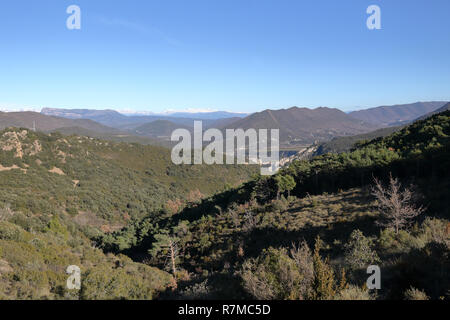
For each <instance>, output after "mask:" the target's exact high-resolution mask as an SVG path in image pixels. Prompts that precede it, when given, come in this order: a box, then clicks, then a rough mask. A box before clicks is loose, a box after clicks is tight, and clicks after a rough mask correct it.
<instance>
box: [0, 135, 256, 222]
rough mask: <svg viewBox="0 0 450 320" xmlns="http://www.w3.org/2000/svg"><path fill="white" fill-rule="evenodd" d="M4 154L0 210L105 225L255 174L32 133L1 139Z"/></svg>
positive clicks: (144, 149)
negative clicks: (58, 215) (81, 218)
mask: <svg viewBox="0 0 450 320" xmlns="http://www.w3.org/2000/svg"><path fill="white" fill-rule="evenodd" d="M0 150H2V151H1V152H0V166H1V167H0V168H1V172H0V176H1V179H0V188H1V190H2V192H1V193H0V203H5V204H8V205H9V206H10V207H11V208H12V209H13V210H17V211H22V212H29V213H33V214H38V213H39V214H44V213H45V214H50V213H52V212H59V213H65V212H69V213H70V214H72V215H74V217H75V218H76V217H77V215H78V214H81V215H86V216H89V217H92V218H93V219H94V220H95V219H100V220H99V221H101V219H103V223H104V224H105V225H113V224H123V223H126V219H125V218H124V216H130V217H131V218H134V217H139V216H143V215H145V214H147V213H148V212H151V211H155V210H158V209H161V208H163V207H164V206H165V205H166V202H167V201H168V200H169V199H170V200H172V201H175V202H176V201H180V203H181V202H183V201H187V200H188V199H189V197H191V196H192V195H193V194H196V196H200V195H208V194H211V193H214V192H217V191H218V190H221V189H223V187H224V185H225V184H227V183H228V184H230V185H234V184H236V183H241V182H243V181H245V180H246V179H248V177H249V176H250V175H251V174H252V173H253V172H255V171H256V168H253V167H250V166H206V165H205V166H176V165H173V164H172V162H171V160H170V150H168V149H165V148H162V147H154V146H143V145H139V144H127V143H113V142H106V141H102V140H98V139H93V138H88V137H79V136H62V135H60V134H58V133H52V134H49V135H46V134H42V133H38V132H36V133H35V132H32V131H29V130H26V129H7V130H5V131H3V132H0ZM193 186H196V187H195V188H194V187H193ZM191 193H192V194H191ZM38 194H39V197H37V196H36V195H38Z"/></svg>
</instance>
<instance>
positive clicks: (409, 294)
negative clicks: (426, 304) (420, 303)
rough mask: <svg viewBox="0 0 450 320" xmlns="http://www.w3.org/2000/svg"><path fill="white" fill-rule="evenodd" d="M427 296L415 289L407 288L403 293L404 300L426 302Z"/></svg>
mask: <svg viewBox="0 0 450 320" xmlns="http://www.w3.org/2000/svg"><path fill="white" fill-rule="evenodd" d="M428 299H429V298H428V296H427V294H426V293H425V292H424V291H421V290H419V289H416V288H413V287H411V288H409V289H408V290H406V291H405V300H428Z"/></svg>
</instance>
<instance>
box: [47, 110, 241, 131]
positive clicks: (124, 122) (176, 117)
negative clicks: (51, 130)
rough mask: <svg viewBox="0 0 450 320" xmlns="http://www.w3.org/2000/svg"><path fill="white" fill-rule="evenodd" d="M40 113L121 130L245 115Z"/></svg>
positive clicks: (52, 111)
mask: <svg viewBox="0 0 450 320" xmlns="http://www.w3.org/2000/svg"><path fill="white" fill-rule="evenodd" d="M41 113H42V114H45V115H50V116H58V117H63V118H68V119H90V120H94V121H96V122H99V123H101V124H103V125H106V126H109V127H113V128H116V129H122V130H134V129H136V128H137V127H139V126H141V125H144V124H146V123H150V122H153V121H157V120H166V121H171V122H173V123H176V124H179V125H182V126H193V125H194V120H202V121H203V124H204V125H205V126H210V125H211V124H212V123H213V122H214V121H216V120H219V119H226V118H231V117H245V116H246V114H241V113H230V112H225V111H217V112H205V113H188V112H177V113H172V114H153V115H140V114H130V115H125V114H122V113H119V112H117V111H114V110H90V109H53V108H44V109H42V111H41Z"/></svg>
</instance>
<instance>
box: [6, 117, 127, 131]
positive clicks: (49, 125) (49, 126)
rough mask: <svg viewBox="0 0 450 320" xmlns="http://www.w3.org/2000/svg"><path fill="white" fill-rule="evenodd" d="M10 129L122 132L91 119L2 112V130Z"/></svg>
mask: <svg viewBox="0 0 450 320" xmlns="http://www.w3.org/2000/svg"><path fill="white" fill-rule="evenodd" d="M8 127H18V128H28V129H31V128H33V127H35V128H36V130H37V131H53V130H57V129H60V128H65V127H79V128H83V129H86V130H90V131H94V132H98V133H107V134H120V133H121V131H119V130H117V129H114V128H110V127H107V126H104V125H102V124H100V123H97V122H95V121H92V120H89V119H74V120H73V119H66V118H61V117H54V116H47V115H44V114H41V113H37V112H0V130H3V129H5V128H8Z"/></svg>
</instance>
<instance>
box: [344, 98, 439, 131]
mask: <svg viewBox="0 0 450 320" xmlns="http://www.w3.org/2000/svg"><path fill="white" fill-rule="evenodd" d="M446 103H447V102H445V101H431V102H416V103H410V104H402V105H395V106H382V107H376V108H370V109H366V110H359V111H353V112H350V113H349V115H350V116H351V117H353V118H356V119H359V120H362V121H365V122H368V123H372V124H374V125H378V126H382V127H388V126H398V125H401V124H406V123H408V122H411V121H413V120H415V119H417V118H419V117H421V116H423V115H425V114H427V113H429V112H433V111H435V110H436V109H439V108H440V107H442V106H443V105H444V104H446Z"/></svg>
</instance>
